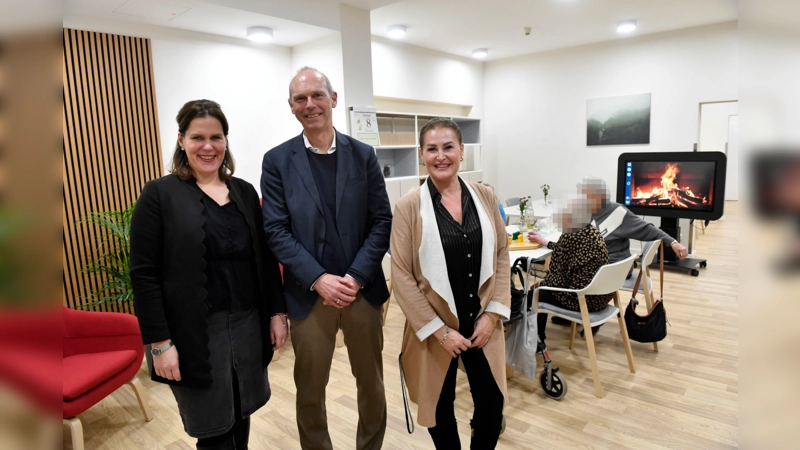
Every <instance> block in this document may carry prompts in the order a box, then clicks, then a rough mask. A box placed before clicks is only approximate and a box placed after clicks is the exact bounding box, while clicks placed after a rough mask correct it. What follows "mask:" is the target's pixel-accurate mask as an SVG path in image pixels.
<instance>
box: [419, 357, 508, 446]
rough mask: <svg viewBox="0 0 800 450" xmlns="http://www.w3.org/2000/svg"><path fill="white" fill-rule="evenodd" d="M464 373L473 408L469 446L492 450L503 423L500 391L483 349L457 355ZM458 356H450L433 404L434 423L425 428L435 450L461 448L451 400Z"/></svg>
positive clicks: (452, 399) (501, 394) (453, 397)
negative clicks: (471, 433) (465, 373)
mask: <svg viewBox="0 0 800 450" xmlns="http://www.w3.org/2000/svg"><path fill="white" fill-rule="evenodd" d="M459 357H460V358H461V360H462V361H463V362H464V369H465V370H466V372H467V380H468V381H469V390H470V393H471V394H472V402H473V403H474V405H475V411H474V413H473V415H472V420H471V421H470V424H471V425H472V429H473V436H472V442H471V444H470V448H471V449H475V450H477V449H480V450H491V449H494V448H495V446H496V445H497V439H498V438H499V437H500V428H501V426H502V422H503V401H504V399H503V393H502V392H501V391H500V388H499V387H497V382H495V380H494V376H493V375H492V369H491V368H490V367H489V361H487V360H486V356H485V355H484V354H483V349H478V348H471V349H469V350H467V351H465V352H462V353H461V355H459ZM457 373H458V358H453V361H452V362H450V367H449V368H448V369H447V375H446V376H445V378H444V385H443V386H442V393H441V395H439V402H438V403H437V404H436V426H435V427H433V428H428V433H430V435H431V438H433V444H434V445H435V446H436V448H437V449H438V450H443V449H444V450H449V449H459V450H460V449H461V440H460V439H459V437H458V428H457V426H456V414H455V409H454V403H455V400H456V374H457Z"/></svg>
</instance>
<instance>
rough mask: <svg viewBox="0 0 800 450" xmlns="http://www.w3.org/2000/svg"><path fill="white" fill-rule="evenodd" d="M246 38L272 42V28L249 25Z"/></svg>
mask: <svg viewBox="0 0 800 450" xmlns="http://www.w3.org/2000/svg"><path fill="white" fill-rule="evenodd" d="M247 39H250V40H251V41H255V42H272V28H268V27H250V28H248V29H247Z"/></svg>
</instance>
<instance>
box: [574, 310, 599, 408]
mask: <svg viewBox="0 0 800 450" xmlns="http://www.w3.org/2000/svg"><path fill="white" fill-rule="evenodd" d="M578 302H579V303H580V307H581V319H583V330H584V331H583V335H584V336H585V337H586V346H587V347H588V348H589V361H590V362H591V364H592V378H593V379H594V395H596V396H597V398H603V388H602V387H601V386H600V371H599V370H598V369H597V354H596V353H595V349H594V336H592V325H591V324H592V322H591V321H590V320H589V309H588V308H587V307H586V298H584V297H578Z"/></svg>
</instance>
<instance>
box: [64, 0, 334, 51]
mask: <svg viewBox="0 0 800 450" xmlns="http://www.w3.org/2000/svg"><path fill="white" fill-rule="evenodd" d="M64 11H65V12H66V13H70V14H81V15H87V16H96V17H103V18H106V19H115V20H121V21H126V22H136V23H144V24H149V25H159V26H163V27H170V28H178V29H182V30H190V31H197V32H201V33H209V34H216V35H220V36H228V37H233V38H239V39H246V30H247V27H251V26H264V27H270V28H272V29H273V33H274V40H273V41H272V43H273V44H274V45H281V46H285V47H294V46H296V45H300V44H303V43H306V42H311V41H314V40H317V39H321V38H323V37H326V36H331V35H334V34H336V33H337V31H335V30H331V29H329V28H323V27H320V26H315V25H309V24H305V23H300V22H295V21H292V20H287V19H281V18H278V17H275V16H269V15H265V14H261V13H258V12H251V11H245V10H242V9H236V8H231V7H227V6H220V5H218V4H214V3H208V2H201V1H197V0H175V1H172V0H170V1H163V0H64ZM173 14H174V16H173ZM147 16H149V17H147Z"/></svg>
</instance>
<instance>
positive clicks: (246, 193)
mask: <svg viewBox="0 0 800 450" xmlns="http://www.w3.org/2000/svg"><path fill="white" fill-rule="evenodd" d="M228 189H229V192H230V197H231V200H233V201H234V202H235V203H236V206H237V207H238V209H239V211H241V213H242V214H243V215H244V217H245V220H246V221H247V225H248V226H249V227H250V233H251V235H252V237H253V253H254V254H255V255H256V257H255V261H256V268H257V273H258V276H259V282H260V283H259V284H260V288H261V298H260V299H259V301H258V302H257V303H258V310H259V315H260V316H261V330H262V333H261V334H262V338H261V340H262V343H263V348H264V352H263V358H264V361H263V364H264V367H266V366H267V365H268V364H269V362H270V361H271V360H272V344H271V342H270V334H269V324H270V319H271V317H272V315H273V314H275V313H279V312H286V304H285V302H284V299H283V292H282V286H281V274H280V268H279V266H278V260H277V259H276V258H275V256H273V254H272V252H270V250H269V247H267V243H266V239H265V237H264V232H263V222H262V217H261V208H260V206H259V201H258V194H257V193H256V191H255V189H254V188H253V186H252V185H250V184H249V183H247V182H246V181H244V180H241V179H239V178H231V179H230V180H229V181H228ZM202 198H203V193H202V191H201V190H200V189H197V188H196V187H193V186H191V185H190V184H189V182H186V181H183V180H181V179H180V178H178V177H176V176H175V175H167V176H165V177H162V178H158V179H156V180H152V181H149V182H148V183H147V184H145V186H144V189H142V193H141V195H140V196H139V199H138V200H137V202H136V207H135V208H134V210H133V217H132V218H131V255H130V277H131V284H132V285H133V294H134V303H135V305H136V316H137V317H138V318H139V327H140V328H141V330H142V340H143V341H144V343H145V344H150V343H152V342H158V341H163V340H166V339H171V340H172V342H173V343H174V344H175V346H176V347H177V349H178V355H179V358H180V360H179V361H180V371H181V381H179V382H176V381H171V380H167V379H166V378H161V377H159V376H157V375H156V374H155V372H154V371H153V372H152V373H151V374H150V376H151V378H152V379H153V380H154V381H159V382H162V383H167V384H176V385H180V386H190V387H203V386H208V385H210V384H211V382H212V379H211V365H210V363H209V362H208V357H209V352H208V334H207V333H206V328H207V326H208V323H207V321H206V314H207V313H208V306H207V305H206V301H205V300H206V290H205V282H206V277H205V273H204V271H205V266H206V262H205V259H204V256H205V246H204V245H203V238H204V237H205V233H204V232H203V228H202V227H203V221H204V220H203V215H202V214H203V203H202V202H201V200H202Z"/></svg>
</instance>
